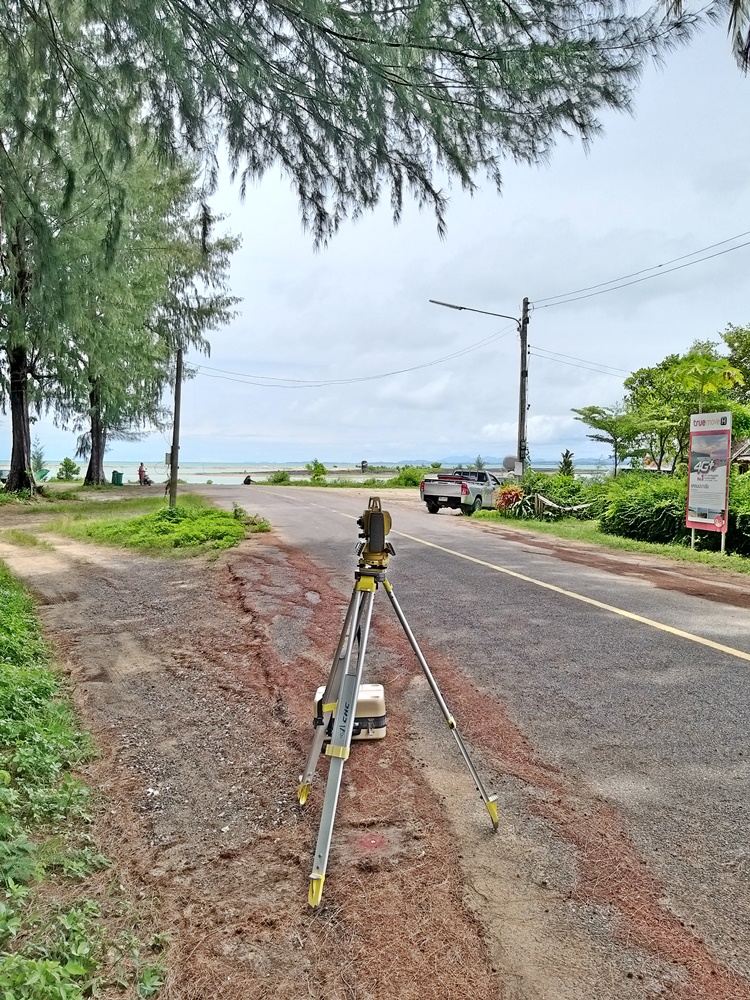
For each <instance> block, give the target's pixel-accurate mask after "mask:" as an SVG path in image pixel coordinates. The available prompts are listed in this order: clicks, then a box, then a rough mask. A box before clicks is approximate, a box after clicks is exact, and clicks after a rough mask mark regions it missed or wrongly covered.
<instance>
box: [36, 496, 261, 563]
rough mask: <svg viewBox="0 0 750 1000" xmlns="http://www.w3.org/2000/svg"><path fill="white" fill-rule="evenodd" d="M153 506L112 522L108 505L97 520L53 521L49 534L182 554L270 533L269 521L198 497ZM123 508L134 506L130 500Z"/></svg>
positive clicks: (125, 511) (228, 545) (125, 510)
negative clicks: (229, 510) (250, 535)
mask: <svg viewBox="0 0 750 1000" xmlns="http://www.w3.org/2000/svg"><path fill="white" fill-rule="evenodd" d="M152 502H155V503H156V504H158V509H156V510H154V511H153V513H148V514H144V515H142V516H140V517H132V516H131V517H126V516H122V515H124V514H129V513H130V512H131V511H132V506H125V507H124V508H120V509H118V511H117V513H118V514H119V515H120V516H116V517H112V516H110V512H111V508H110V505H109V504H107V507H106V509H105V510H103V511H102V509H101V505H100V506H99V509H98V511H97V513H99V514H100V515H101V516H99V517H96V518H91V517H83V516H79V517H74V518H67V519H65V520H61V521H56V522H53V523H52V524H50V525H49V530H50V531H57V532H61V533H63V534H66V535H71V536H72V537H74V538H81V539H84V540H87V541H93V542H99V543H102V544H105V545H120V546H122V547H124V548H135V549H144V550H146V551H156V552H165V551H169V550H178V551H180V552H182V553H184V554H195V553H198V552H203V551H211V550H220V549H228V548H232V547H233V546H235V545H238V544H239V543H240V542H241V541H242V539H243V538H245V537H246V536H247V535H248V534H251V533H253V532H260V531H269V530H270V525H269V524H268V522H267V521H266V520H265V519H263V518H261V517H257V516H250V515H248V514H247V513H246V512H245V511H244V510H243V509H242V508H241V507H238V506H237V505H235V508H234V510H233V511H231V512H228V511H223V510H217V509H216V508H214V507H209V506H207V505H206V501H205V500H203V498H202V497H197V496H186V497H184V498H183V499H182V502H181V503H180V504H179V505H178V506H176V507H165V506H164V502H163V501H162V500H155V501H152ZM116 503H117V501H115V502H114V504H113V505H112V506H115V504H116ZM125 504H126V505H127V504H131V505H132V501H125Z"/></svg>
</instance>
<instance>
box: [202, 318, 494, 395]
mask: <svg viewBox="0 0 750 1000" xmlns="http://www.w3.org/2000/svg"><path fill="white" fill-rule="evenodd" d="M512 329H513V327H506V328H504V329H503V330H499V331H498V332H497V333H493V334H491V335H490V336H489V337H485V338H484V340H479V341H477V342H476V343H475V344H470V345H469V346H468V347H464V348H462V349H461V350H460V351H454V352H453V353H452V354H446V355H445V356H444V357H442V358H435V359H433V360H432V361H425V362H423V363H422V364H420V365H412V366H411V367H410V368H399V369H397V370H395V371H390V372H381V373H380V374H378V375H357V376H353V377H351V378H339V379H318V380H314V379H292V378H279V377H276V376H273V375H254V374H248V373H246V372H235V371H229V370H227V369H225V368H213V367H212V366H211V365H194V367H195V368H198V369H200V370H199V372H198V374H199V375H204V376H205V377H206V378H224V379H225V380H226V381H227V382H240V383H241V384H243V385H256V386H259V387H261V388H266V389H319V388H321V387H324V386H329V385H349V384H351V383H354V382H372V381H375V380H377V379H381V378H390V377H391V376H392V375H403V374H405V373H406V372H414V371H419V370H420V369H422V368H431V367H432V366H433V365H439V364H444V363H445V362H446V361H452V360H454V359H455V358H460V357H463V356H464V355H465V354H471V353H472V352H473V351H478V350H480V349H481V348H482V347H489V345H490V344H493V343H495V342H497V341H498V340H502V339H503V337H507V336H508V334H509V333H510V332H511V330H512ZM213 372H216V373H218V374H211V373H213ZM255 380H258V381H255ZM261 380H262V381H261Z"/></svg>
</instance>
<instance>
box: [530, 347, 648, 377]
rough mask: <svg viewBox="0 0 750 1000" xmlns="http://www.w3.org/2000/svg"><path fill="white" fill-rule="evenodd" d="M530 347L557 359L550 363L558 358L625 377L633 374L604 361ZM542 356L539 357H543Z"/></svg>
mask: <svg viewBox="0 0 750 1000" xmlns="http://www.w3.org/2000/svg"><path fill="white" fill-rule="evenodd" d="M529 347H531V348H533V349H534V350H535V351H544V353H545V354H554V355H556V357H554V358H550V359H549V360H550V361H556V360H557V358H568V360H569V361H582V362H583V363H584V364H586V365H595V366H596V367H597V368H611V369H612V370H613V371H615V372H620V373H621V374H623V375H632V372H630V371H628V370H627V369H625V368H617V367H616V366H615V365H607V364H605V363H604V362H602V361H590V360H589V359H588V358H576V357H574V356H573V355H572V354H561V353H560V351H550V350H548V349H547V348H546V347H539V346H537V345H536V344H529ZM541 356H542V355H538V357H541Z"/></svg>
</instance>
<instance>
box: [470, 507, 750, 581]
mask: <svg viewBox="0 0 750 1000" xmlns="http://www.w3.org/2000/svg"><path fill="white" fill-rule="evenodd" d="M472 518H473V519H474V520H476V521H480V520H481V521H492V522H493V523H495V524H501V525H502V526H503V527H505V528H510V529H512V530H513V531H528V532H530V533H532V534H542V535H553V536H554V537H556V538H566V539H570V540H572V541H576V542H590V543H592V544H594V545H599V546H601V547H602V548H607V549H618V550H619V551H621V552H646V553H651V554H652V555H657V556H666V557H667V558H668V559H674V560H676V561H679V562H688V563H702V564H703V565H704V566H714V567H716V568H718V569H730V570H733V571H734V572H736V573H750V559H748V558H746V557H745V556H739V555H735V554H733V553H730V554H729V555H722V554H721V553H720V552H700V551H693V550H692V549H691V548H689V546H685V545H682V544H680V543H677V542H675V543H672V544H663V543H655V542H638V541H635V539H632V538H622V537H620V536H619V535H606V534H604V533H603V532H602V531H600V530H599V522H598V521H579V520H577V519H575V518H566V519H563V520H561V521H535V520H531V519H529V520H519V519H517V518H513V517H507V516H505V515H503V514H500V513H498V512H497V511H494V510H483V511H478V512H477V513H476V514H472Z"/></svg>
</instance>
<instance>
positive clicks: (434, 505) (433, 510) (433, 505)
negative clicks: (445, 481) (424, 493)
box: [427, 503, 440, 514]
mask: <svg viewBox="0 0 750 1000" xmlns="http://www.w3.org/2000/svg"><path fill="white" fill-rule="evenodd" d="M427 510H428V511H429V512H430V514H437V512H438V511H439V510H440V504H437V503H428V504H427Z"/></svg>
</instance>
